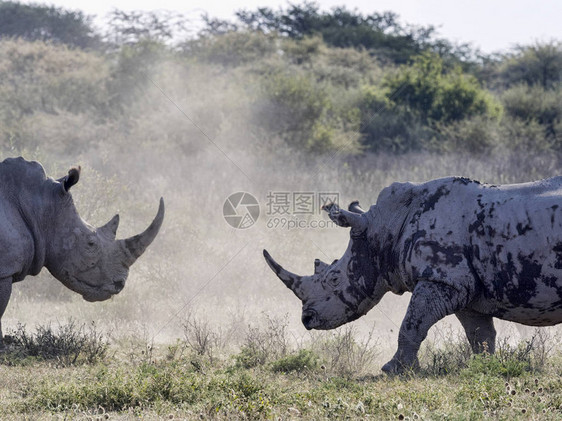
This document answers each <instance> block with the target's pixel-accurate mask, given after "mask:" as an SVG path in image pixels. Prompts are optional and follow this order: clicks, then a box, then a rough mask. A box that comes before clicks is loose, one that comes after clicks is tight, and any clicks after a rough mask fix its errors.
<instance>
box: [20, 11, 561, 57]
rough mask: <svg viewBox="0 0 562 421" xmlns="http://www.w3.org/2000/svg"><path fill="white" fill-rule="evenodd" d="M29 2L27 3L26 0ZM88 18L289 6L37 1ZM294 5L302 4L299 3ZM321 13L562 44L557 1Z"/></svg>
mask: <svg viewBox="0 0 562 421" xmlns="http://www.w3.org/2000/svg"><path fill="white" fill-rule="evenodd" d="M25 2H27V1H25ZM36 2H38V3H45V4H54V5H56V6H60V7H65V8H69V9H79V10H82V11H83V12H85V13H86V14H89V15H97V16H98V17H103V16H105V15H106V14H107V13H108V12H109V11H110V10H112V9H114V8H117V9H120V10H125V11H131V10H162V9H164V10H170V11H175V12H179V13H182V14H184V15H186V16H188V17H192V18H193V19H197V18H198V17H199V16H200V15H201V13H202V12H203V11H206V12H208V13H209V15H210V16H212V17H218V18H223V19H227V18H231V17H232V16H233V13H234V11H236V10H239V9H251V10H253V9H256V8H257V7H263V6H268V7H271V8H274V9H278V8H279V7H280V6H283V7H284V8H285V7H286V5H287V4H288V3H287V2H286V1H280V0H245V1H244V2H240V1H234V0H190V1H179V0H123V1H116V0H94V1H92V0H53V1H41V0H39V1H36ZM293 3H296V4H300V3H301V2H300V1H298V0H293ZM317 3H318V4H319V5H320V7H321V8H322V9H325V10H329V9H330V8H332V7H334V6H340V5H342V4H345V6H346V7H347V8H348V9H355V8H356V9H358V10H359V11H361V12H362V13H364V14H369V13H373V12H382V11H386V10H390V11H393V12H396V13H398V14H399V15H400V18H401V22H402V23H409V24H416V25H429V24H431V25H434V26H436V27H437V28H438V32H439V35H440V36H442V37H445V38H447V39H449V40H451V41H456V42H471V43H472V44H473V46H475V47H479V48H480V49H482V50H483V51H484V52H488V53H489V52H493V51H498V50H506V49H508V48H510V47H513V46H514V45H515V44H523V45H526V44H531V43H534V42H536V41H550V40H553V39H554V40H559V41H562V22H561V20H562V1H561V0H534V1H529V0H374V1H373V0H370V1H369V0H347V1H345V2H344V1H341V0H322V1H318V2H317Z"/></svg>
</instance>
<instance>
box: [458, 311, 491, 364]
mask: <svg viewBox="0 0 562 421" xmlns="http://www.w3.org/2000/svg"><path fill="white" fill-rule="evenodd" d="M455 316H457V319H459V321H460V322H461V325H462V327H463V328H464V331H465V332H466V336H467V338H468V342H469V343H470V346H471V347H472V351H473V352H474V353H475V354H478V353H480V352H482V351H484V350H486V351H488V352H489V353H490V354H493V353H494V351H495V348H496V329H495V328H494V319H493V318H492V316H486V315H484V314H480V313H477V312H475V311H472V310H467V309H465V310H461V311H457V312H456V313H455ZM484 343H485V344H484Z"/></svg>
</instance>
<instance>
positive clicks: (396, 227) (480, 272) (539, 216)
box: [264, 177, 562, 373]
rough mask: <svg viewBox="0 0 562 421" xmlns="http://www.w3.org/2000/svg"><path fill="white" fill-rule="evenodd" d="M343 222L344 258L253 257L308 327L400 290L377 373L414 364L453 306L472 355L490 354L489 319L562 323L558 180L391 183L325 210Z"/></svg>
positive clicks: (333, 323) (348, 315)
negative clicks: (367, 197) (293, 265)
mask: <svg viewBox="0 0 562 421" xmlns="http://www.w3.org/2000/svg"><path fill="white" fill-rule="evenodd" d="M324 209H325V210H326V211H327V212H328V214H329V217H330V219H332V220H333V221H334V222H335V223H336V224H337V225H339V226H341V227H351V230H350V237H351V238H350V241H349V245H348V247H347V250H346V252H345V254H344V255H343V257H342V258H341V259H339V260H336V261H334V262H333V263H332V264H330V265H329V264H326V263H324V262H321V261H320V260H318V259H317V260H316V261H315V264H314V266H315V270H314V275H311V276H298V275H295V274H293V273H291V272H289V271H287V270H285V269H284V268H283V267H282V266H280V265H279V264H278V263H276V262H275V260H273V259H272V258H271V256H270V255H269V253H268V252H267V251H266V250H264V257H265V259H266V261H267V263H268V264H269V266H270V267H271V269H272V270H273V271H274V272H275V273H276V274H277V276H278V277H279V278H280V279H281V280H282V281H283V282H284V283H285V285H286V286H287V287H289V288H290V289H291V290H292V291H293V293H294V294H295V295H296V296H297V297H298V298H299V299H300V300H301V301H302V322H303V324H304V326H305V327H306V328H307V329H333V328H336V327H338V326H340V325H342V324H344V323H347V322H350V321H352V320H355V319H357V318H359V317H361V316H362V315H364V314H365V313H367V312H368V311H369V310H370V309H371V308H373V307H374V306H375V305H376V304H377V303H378V302H379V301H380V300H381V298H382V297H383V295H384V294H385V293H386V292H388V291H392V292H393V293H395V294H399V295H401V294H403V293H404V292H411V293H412V296H411V298H410V302H409V305H408V309H407V312H406V316H405V318H404V319H403V321H402V324H401V327H400V332H399V336H398V349H397V351H396V353H395V355H394V356H393V358H392V359H391V360H390V361H389V362H388V363H386V364H385V365H384V366H383V367H382V370H383V371H384V372H387V373H400V372H403V371H404V370H406V369H410V368H414V369H415V368H417V367H418V364H419V363H418V359H417V353H418V350H419V348H420V344H421V343H422V341H423V340H424V339H425V337H426V336H427V332H428V330H429V328H430V327H431V326H433V325H434V324H435V323H436V322H438V321H439V320H441V319H442V318H444V317H445V316H447V315H450V314H454V315H455V316H456V317H457V318H458V320H459V321H460V323H461V325H462V327H463V328H464V330H465V332H466V335H467V338H468V341H469V342H470V345H471V347H472V350H473V351H474V352H476V353H477V352H481V351H483V350H487V351H488V352H490V353H493V352H494V347H495V336H496V331H495V328H494V323H493V318H494V317H496V318H498V319H502V320H509V321H513V322H518V323H522V324H525V325H529V326H550V325H555V324H557V323H560V322H562V177H555V178H550V179H546V180H541V181H536V182H531V183H524V184H511V185H488V184H481V183H479V182H478V181H473V180H470V179H467V178H462V177H448V178H442V179H437V180H433V181H429V182H426V183H419V184H416V183H394V184H392V185H390V186H389V187H386V188H385V189H383V190H382V191H381V193H380V194H379V196H378V199H377V202H376V204H375V205H373V206H371V207H370V209H369V210H368V211H367V212H364V211H363V210H362V209H361V207H360V206H359V204H358V202H353V203H352V204H351V205H350V206H349V208H348V210H344V209H340V208H339V207H338V206H337V204H329V205H327V206H325V207H324Z"/></svg>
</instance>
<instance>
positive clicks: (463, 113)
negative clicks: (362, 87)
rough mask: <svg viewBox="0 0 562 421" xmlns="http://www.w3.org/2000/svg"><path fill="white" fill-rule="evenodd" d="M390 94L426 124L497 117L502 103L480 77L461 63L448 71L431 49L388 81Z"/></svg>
mask: <svg viewBox="0 0 562 421" xmlns="http://www.w3.org/2000/svg"><path fill="white" fill-rule="evenodd" d="M385 86H386V87H387V88H388V91H387V96H388V97H389V99H391V100H392V102H393V103H395V104H404V105H407V106H408V107H409V108H410V109H411V110H412V111H413V112H415V113H416V114H417V115H419V116H420V117H421V119H422V121H423V122H424V123H426V124H428V123H431V122H439V123H450V122H453V121H459V120H462V119H464V118H467V117H472V116H475V115H483V116H489V117H492V118H497V117H499V116H500V114H501V106H500V104H499V103H498V102H497V101H495V100H494V99H493V98H492V96H491V95H490V94H489V93H488V92H486V91H485V90H484V89H482V88H481V87H480V85H479V83H478V80H477V79H476V78H475V77H474V76H472V75H468V74H464V73H463V72H462V70H461V68H460V67H455V68H453V70H452V71H449V72H445V71H444V68H443V60H442V59H441V58H440V57H439V56H437V55H435V54H431V53H424V54H422V55H419V56H417V57H416V58H415V59H414V61H413V63H412V65H409V66H402V67H401V68H400V70H399V72H398V73H397V74H396V75H392V76H389V77H388V78H387V79H386V81H385Z"/></svg>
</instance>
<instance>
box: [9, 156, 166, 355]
mask: <svg viewBox="0 0 562 421" xmlns="http://www.w3.org/2000/svg"><path fill="white" fill-rule="evenodd" d="M79 177H80V167H75V168H71V169H70V171H69V172H68V175H67V176H65V177H63V178H61V179H59V180H54V179H52V178H47V176H46V175H45V171H44V170H43V167H42V166H41V164H39V163H38V162H34V161H32V162H29V161H26V160H24V159H23V158H8V159H6V160H4V161H2V162H0V224H1V225H0V251H1V255H0V319H1V317H2V315H3V314H4V311H5V309H6V306H7V304H8V301H9V299H10V295H11V292H12V283H14V282H19V281H21V280H23V279H24V278H25V277H26V276H27V275H37V274H38V273H39V272H40V271H41V268H42V267H43V266H45V267H46V268H47V269H48V270H49V272H51V274H52V275H53V276H54V277H55V278H57V279H58V280H59V281H61V282H62V283H63V284H64V285H65V286H67V287H68V288H70V289H71V290H73V291H75V292H77V293H79V294H81V295H82V297H84V299H85V300H87V301H103V300H107V299H108V298H110V297H111V296H113V295H115V294H117V293H119V292H120V291H121V290H122V289H123V287H124V286H125V280H126V279H127V275H128V272H129V267H130V266H131V265H132V264H133V263H134V262H135V260H136V259H137V258H138V257H139V256H140V255H141V254H142V253H143V252H144V251H145V249H146V248H147V247H148V245H149V244H150V243H151V242H152V240H154V237H156V234H158V231H159V229H160V226H161V225H162V221H163V219H164V201H163V199H160V206H159V208H158V213H157V215H156V218H155V219H154V220H153V221H152V223H151V224H150V226H149V227H148V228H147V229H146V230H145V231H144V232H143V233H142V234H139V235H136V236H134V237H131V238H127V239H124V240H116V239H115V235H116V232H117V226H118V225H119V215H115V216H114V217H113V218H112V219H111V220H110V221H109V222H108V223H107V224H105V225H104V226H102V227H100V228H93V227H91V226H90V225H88V224H87V223H86V222H84V221H83V220H82V218H80V216H79V215H78V212H77V211H76V208H75V207H74V203H73V201H72V195H71V194H70V192H69V189H70V188H71V187H72V186H73V185H74V184H76V183H77V182H78V179H79ZM1 345H2V331H1V324H0V346H1Z"/></svg>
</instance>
